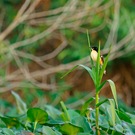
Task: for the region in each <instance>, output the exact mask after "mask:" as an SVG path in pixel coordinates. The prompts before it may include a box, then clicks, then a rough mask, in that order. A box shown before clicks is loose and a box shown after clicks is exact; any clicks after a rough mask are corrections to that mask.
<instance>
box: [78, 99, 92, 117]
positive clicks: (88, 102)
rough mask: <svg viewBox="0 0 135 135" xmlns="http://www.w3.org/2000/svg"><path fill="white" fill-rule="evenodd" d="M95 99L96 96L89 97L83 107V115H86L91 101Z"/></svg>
mask: <svg viewBox="0 0 135 135" xmlns="http://www.w3.org/2000/svg"><path fill="white" fill-rule="evenodd" d="M93 100H94V97H91V98H90V99H88V100H87V101H86V102H85V103H84V105H83V106H82V109H81V114H82V115H85V113H86V111H87V108H88V107H89V106H90V103H91V102H92V101H93Z"/></svg>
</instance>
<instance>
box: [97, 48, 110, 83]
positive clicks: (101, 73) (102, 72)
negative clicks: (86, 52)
mask: <svg viewBox="0 0 135 135" xmlns="http://www.w3.org/2000/svg"><path fill="white" fill-rule="evenodd" d="M110 51H111V46H110V49H109V53H108V55H107V56H106V57H105V60H104V64H103V66H102V68H101V70H100V74H99V78H100V82H101V81H102V78H103V74H104V71H105V69H106V66H107V63H108V59H109V56H110Z"/></svg>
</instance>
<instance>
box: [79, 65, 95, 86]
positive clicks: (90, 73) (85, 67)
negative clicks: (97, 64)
mask: <svg viewBox="0 0 135 135" xmlns="http://www.w3.org/2000/svg"><path fill="white" fill-rule="evenodd" d="M79 66H80V67H83V68H84V69H85V70H86V71H87V72H88V73H89V75H90V76H91V78H92V80H93V82H94V84H96V77H95V75H94V72H93V71H92V70H91V68H89V67H87V66H85V65H81V64H80V65H79Z"/></svg>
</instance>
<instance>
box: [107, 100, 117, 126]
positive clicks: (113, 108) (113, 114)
mask: <svg viewBox="0 0 135 135" xmlns="http://www.w3.org/2000/svg"><path fill="white" fill-rule="evenodd" d="M109 102H110V110H111V112H110V113H111V118H112V124H113V126H115V121H116V118H115V104H114V100H113V99H109Z"/></svg>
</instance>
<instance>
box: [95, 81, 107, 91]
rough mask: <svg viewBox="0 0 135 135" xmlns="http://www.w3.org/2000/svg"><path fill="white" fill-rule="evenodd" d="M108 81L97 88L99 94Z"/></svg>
mask: <svg viewBox="0 0 135 135" xmlns="http://www.w3.org/2000/svg"><path fill="white" fill-rule="evenodd" d="M106 82H107V81H104V82H102V83H101V84H100V85H99V87H98V88H97V92H98V93H99V92H100V91H101V89H102V88H103V86H104V85H105V84H106Z"/></svg>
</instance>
